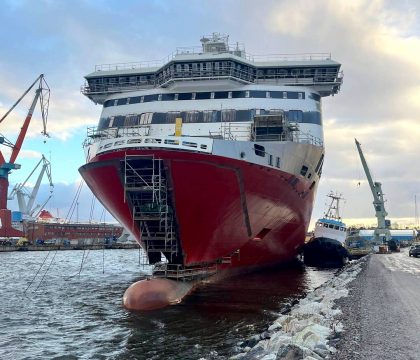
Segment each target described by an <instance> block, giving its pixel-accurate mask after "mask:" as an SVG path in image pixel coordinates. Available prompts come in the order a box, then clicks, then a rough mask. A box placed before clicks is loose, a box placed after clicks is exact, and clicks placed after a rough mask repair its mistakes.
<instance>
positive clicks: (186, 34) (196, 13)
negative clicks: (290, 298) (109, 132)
mask: <svg viewBox="0 0 420 360" xmlns="http://www.w3.org/2000/svg"><path fill="white" fill-rule="evenodd" d="M1 4H2V11H1V12H0V44H2V46H1V47H0V115H2V114H4V113H5V112H6V111H7V110H8V108H9V107H10V106H11V105H12V104H13V103H14V102H15V101H16V99H17V98H18V97H19V96H20V95H21V94H22V93H23V91H24V90H26V88H27V87H28V86H29V85H30V84H31V83H32V82H33V81H34V80H35V79H36V77H37V76H38V75H39V74H41V73H43V74H45V78H46V81H47V82H48V84H49V86H50V88H51V101H50V109H49V121H48V131H49V133H50V135H51V138H49V139H47V140H46V142H44V139H43V138H42V136H41V135H40V132H41V130H42V126H41V117H40V111H39V108H38V109H37V110H36V112H35V114H34V118H33V121H32V123H31V126H30V129H29V132H28V136H27V138H26V139H25V142H24V144H23V147H22V151H21V154H20V157H19V158H18V161H17V162H18V163H20V164H22V169H21V170H19V171H15V172H14V173H13V174H12V175H10V183H11V184H15V183H18V182H22V181H23V180H24V179H25V178H26V176H27V175H28V173H29V172H30V170H32V168H33V167H34V166H35V164H36V163H37V161H38V160H39V158H40V156H41V154H45V156H46V157H47V158H48V159H50V160H51V163H52V173H53V181H54V183H55V191H54V196H53V198H52V199H51V200H50V202H49V204H48V206H47V207H48V208H49V209H50V210H51V211H52V212H53V213H54V214H57V212H58V215H59V216H61V217H65V216H66V214H67V213H68V210H69V207H70V204H71V202H72V201H73V198H74V195H75V194H76V191H77V188H78V186H79V183H80V181H81V177H80V175H79V173H78V170H77V169H78V168H79V167H80V166H81V165H83V163H84V153H83V148H82V143H83V141H84V139H85V137H86V129H87V127H90V126H95V125H96V124H97V121H98V119H99V115H100V112H101V107H100V105H95V104H93V103H92V102H91V101H90V100H88V99H87V98H86V97H84V96H83V95H82V94H81V93H80V87H81V85H82V84H83V82H84V78H83V76H84V75H86V74H88V73H90V72H92V71H93V70H94V66H95V65H96V64H104V63H116V62H135V61H144V60H161V59H163V58H165V57H166V56H167V55H169V54H171V53H172V52H173V51H174V50H175V49H176V47H181V46H198V45H200V43H199V39H200V38H201V37H202V36H203V35H208V34H211V33H212V32H220V33H226V34H229V36H230V40H231V41H232V42H233V43H234V42H236V41H238V42H240V43H244V44H245V48H246V51H247V52H248V53H250V54H253V55H264V54H295V53H311V52H313V53H320V52H322V53H325V52H327V53H331V54H332V58H333V59H334V60H336V61H338V62H340V63H341V64H342V70H343V72H344V83H343V85H342V89H341V91H340V93H339V94H337V95H336V96H334V97H328V98H324V99H323V121H324V136H325V147H326V158H325V163H324V169H323V174H322V179H321V182H320V185H319V188H318V192H317V198H316V202H315V207H314V210H313V216H312V223H313V222H314V221H315V220H316V219H317V218H319V217H320V216H322V214H323V212H324V211H325V210H326V209H325V205H326V194H328V193H329V192H330V191H334V192H337V193H340V194H342V196H343V197H344V198H345V199H346V200H345V202H344V203H343V206H342V209H341V210H342V211H341V213H342V214H341V215H342V217H343V218H344V219H345V220H346V221H347V223H348V224H353V223H355V224H364V223H374V221H375V220H374V210H373V205H372V200H373V199H372V195H371V192H370V189H369V187H368V184H367V181H366V177H365V175H364V172H363V169H362V166H361V163H360V159H359V157H358V154H357V151H356V147H355V144H354V138H357V139H358V140H359V141H360V143H361V144H362V148H363V151H364V153H365V156H366V158H367V161H368V164H369V167H370V169H371V172H372V174H373V177H374V179H375V180H376V181H380V182H381V183H382V188H383V192H384V194H385V198H386V200H387V202H386V204H385V206H386V209H387V211H388V213H389V218H390V219H391V221H392V223H394V224H399V225H401V224H403V225H404V224H408V223H414V222H415V219H414V215H415V210H414V208H415V204H414V198H415V196H417V197H418V198H419V208H420V183H419V179H420V166H419V165H420V161H419V154H420V141H418V139H419V138H420V122H419V121H418V118H419V114H420V3H419V2H418V0H401V1H398V2H396V1H391V0H389V1H385V0H352V1H344V0H317V1H313V0H294V1H284V0H258V1H251V0H207V1H206V0H201V1H194V0H189V1H188V0H177V1H170V0H166V1H164V0H137V1H131V0H125V1H118V0H115V1H105V0H90V1H88V0H73V1H65V0H38V1H30V0H2V1H1ZM32 96H33V95H30V96H28V97H27V98H26V99H25V101H23V103H22V105H19V107H18V108H17V109H16V111H14V112H13V113H12V114H11V115H10V116H9V117H8V118H7V119H6V120H5V121H4V122H3V123H1V124H0V133H2V134H4V135H6V137H7V138H9V140H12V141H13V140H14V139H16V136H17V132H18V130H19V129H20V126H21V124H22V122H23V119H24V117H25V114H26V111H27V108H28V106H29V102H30V100H31V98H32ZM1 150H2V151H3V152H7V149H6V148H4V147H2V149H1ZM44 181H46V180H44ZM359 182H360V186H359V185H358V183H359ZM48 192H49V187H48V185H47V184H44V185H43V186H42V187H41V190H40V195H39V201H40V202H42V197H44V198H45V196H47V194H48ZM91 204H92V195H91V193H90V192H89V191H88V190H87V189H86V187H85V188H84V190H83V191H82V194H81V197H80V199H79V211H78V215H79V220H81V219H84V220H90V217H91V215H90V214H91V211H90V209H91ZM15 206H16V205H15V203H14V202H10V207H11V208H14V207H15ZM101 214H102V209H101V207H100V206H99V205H97V206H95V211H94V216H93V217H94V219H96V220H100V219H99V218H100V217H101ZM108 217H109V220H110V219H111V217H110V215H108ZM107 220H108V219H107Z"/></svg>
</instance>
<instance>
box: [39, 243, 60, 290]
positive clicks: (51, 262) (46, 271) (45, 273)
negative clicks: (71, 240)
mask: <svg viewBox="0 0 420 360" xmlns="http://www.w3.org/2000/svg"><path fill="white" fill-rule="evenodd" d="M57 253H58V250H55V251H54V256H53V258H52V259H51V261H50V264H49V265H48V267H47V270H45V272H44V275H43V276H42V278H41V281H40V282H39V284H38V286H37V287H36V289H35V291H37V290H38V288H39V287H40V286H41V283H42V281H44V278H45V275H47V273H48V270H49V269H50V267H51V265H52V264H53V262H54V259H55V256H56V255H57Z"/></svg>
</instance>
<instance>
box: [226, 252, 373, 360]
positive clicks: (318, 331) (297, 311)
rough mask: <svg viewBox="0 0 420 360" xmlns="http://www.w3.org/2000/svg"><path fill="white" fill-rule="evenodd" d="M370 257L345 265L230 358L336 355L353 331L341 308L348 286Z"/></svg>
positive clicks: (268, 359)
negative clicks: (344, 339)
mask: <svg viewBox="0 0 420 360" xmlns="http://www.w3.org/2000/svg"><path fill="white" fill-rule="evenodd" d="M367 259H368V257H365V258H362V259H360V260H358V261H356V262H352V263H350V264H348V265H346V266H345V267H344V268H343V269H342V270H340V272H339V273H337V274H336V275H335V276H334V277H333V278H332V279H330V280H329V281H327V282H326V283H324V284H323V285H321V286H320V287H318V288H317V289H315V290H314V291H312V292H310V293H308V295H307V296H306V297H305V298H303V299H301V300H300V301H299V302H298V303H296V304H295V305H293V306H292V307H291V308H289V309H286V310H285V311H283V312H282V314H281V315H280V317H279V318H277V319H276V321H275V322H274V323H273V324H272V325H271V326H270V327H269V328H268V330H267V331H266V332H264V333H263V334H261V335H256V336H254V337H253V338H251V339H248V340H247V341H244V342H243V343H241V344H239V346H240V347H241V348H242V352H241V353H239V354H237V355H235V356H233V357H231V359H232V360H236V359H241V360H251V359H252V360H275V359H307V360H313V359H317V360H319V359H325V358H329V359H331V358H335V355H334V354H336V352H337V347H338V346H337V344H340V346H341V343H342V342H343V341H342V339H341V338H342V337H343V334H345V333H344V332H343V331H344V330H346V332H347V331H348V330H351V326H350V328H349V329H347V327H348V324H347V320H349V319H344V318H343V313H342V311H341V309H340V307H341V305H346V304H347V303H348V301H349V300H347V299H349V298H347V296H348V295H349V287H350V285H351V283H352V282H353V280H355V279H356V277H357V276H358V274H359V273H360V271H361V270H362V269H363V268H364V266H365V265H366V262H367ZM355 283H357V281H356V282H355ZM344 299H346V300H347V301H345V300H344ZM346 317H347V316H346ZM344 320H346V329H344V326H343V321H344ZM351 323H353V322H352V321H349V324H351ZM350 335H351V334H350ZM353 335H356V334H353ZM347 336H349V334H346V337H347ZM353 345H354V344H353ZM337 355H338V354H337ZM341 358H343V359H344V358H345V356H343V357H341Z"/></svg>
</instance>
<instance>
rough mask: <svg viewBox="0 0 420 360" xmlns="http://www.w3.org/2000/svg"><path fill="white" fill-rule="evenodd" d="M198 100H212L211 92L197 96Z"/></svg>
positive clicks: (200, 93)
mask: <svg viewBox="0 0 420 360" xmlns="http://www.w3.org/2000/svg"><path fill="white" fill-rule="evenodd" d="M196 99H197V100H207V99H210V93H209V92H199V93H197V95H196Z"/></svg>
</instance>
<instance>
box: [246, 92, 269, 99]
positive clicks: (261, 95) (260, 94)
mask: <svg viewBox="0 0 420 360" xmlns="http://www.w3.org/2000/svg"><path fill="white" fill-rule="evenodd" d="M250 95H251V97H252V98H260V99H263V98H265V97H266V92H265V91H258V90H251V91H250Z"/></svg>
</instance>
